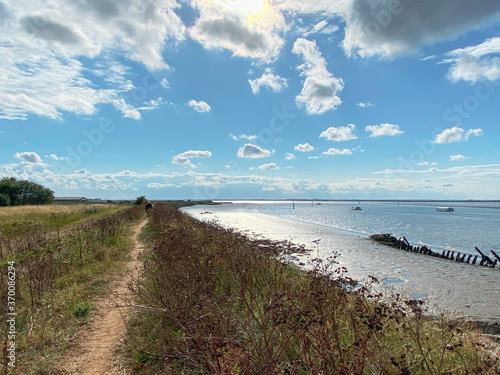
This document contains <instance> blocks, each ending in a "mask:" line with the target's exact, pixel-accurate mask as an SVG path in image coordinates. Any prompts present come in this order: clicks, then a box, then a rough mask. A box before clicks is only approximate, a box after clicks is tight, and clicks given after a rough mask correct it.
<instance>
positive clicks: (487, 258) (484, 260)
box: [474, 246, 493, 266]
mask: <svg viewBox="0 0 500 375" xmlns="http://www.w3.org/2000/svg"><path fill="white" fill-rule="evenodd" d="M474 249H476V251H477V252H478V253H479V254H481V256H482V257H483V259H481V262H480V263H479V264H480V265H481V266H482V265H483V264H484V263H486V264H487V265H491V264H493V261H492V260H491V259H490V257H489V256H487V255H485V254H483V252H482V251H481V250H479V249H478V248H477V246H476V247H474Z"/></svg>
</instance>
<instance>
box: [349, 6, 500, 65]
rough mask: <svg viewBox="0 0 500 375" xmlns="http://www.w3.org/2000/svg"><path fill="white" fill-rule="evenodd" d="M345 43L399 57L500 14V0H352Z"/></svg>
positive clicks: (356, 51)
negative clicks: (412, 0) (405, 0)
mask: <svg viewBox="0 0 500 375" xmlns="http://www.w3.org/2000/svg"><path fill="white" fill-rule="evenodd" d="M344 12H345V13H344V15H343V16H344V17H345V19H346V29H345V38H344V41H343V46H344V49H345V51H346V53H347V54H348V55H349V56H351V55H359V56H361V57H370V56H376V55H378V56H382V57H386V58H391V57H395V56H398V55H402V54H405V53H411V52H414V51H416V50H418V48H419V47H420V46H422V45H426V44H427V45H431V44H434V43H436V42H439V41H444V40H452V39H455V38H456V37H458V36H459V35H464V34H465V33H467V32H468V31H470V30H473V29H477V28H480V27H481V26H482V25H484V24H486V23H487V22H489V21H490V20H492V19H493V18H494V17H498V15H499V14H500V3H499V2H498V1H497V0H484V1H481V2H477V1H476V0H440V1H435V0H420V1H418V2H412V3H411V4H410V3H408V2H400V1H394V0H377V1H366V0H352V1H351V4H350V6H349V7H347V8H346V9H345V10H344Z"/></svg>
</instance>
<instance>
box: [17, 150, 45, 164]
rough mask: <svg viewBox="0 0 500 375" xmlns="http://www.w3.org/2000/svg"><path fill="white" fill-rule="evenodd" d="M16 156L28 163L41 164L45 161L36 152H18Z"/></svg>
mask: <svg viewBox="0 0 500 375" xmlns="http://www.w3.org/2000/svg"><path fill="white" fill-rule="evenodd" d="M14 157H15V158H16V159H19V160H21V161H23V162H26V163H33V164H40V163H42V162H43V161H42V158H41V157H40V156H38V154H37V153H36V152H16V153H15V154H14Z"/></svg>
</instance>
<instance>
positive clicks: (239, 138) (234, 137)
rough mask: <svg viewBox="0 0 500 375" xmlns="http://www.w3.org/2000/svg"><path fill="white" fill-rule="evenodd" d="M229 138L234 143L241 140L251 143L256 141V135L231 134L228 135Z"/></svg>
mask: <svg viewBox="0 0 500 375" xmlns="http://www.w3.org/2000/svg"><path fill="white" fill-rule="evenodd" d="M229 136H230V137H231V139H232V140H234V141H239V140H241V139H246V140H248V141H253V140H255V139H257V136H256V135H248V134H239V135H236V134H233V133H229Z"/></svg>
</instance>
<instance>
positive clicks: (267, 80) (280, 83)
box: [248, 68, 287, 95]
mask: <svg viewBox="0 0 500 375" xmlns="http://www.w3.org/2000/svg"><path fill="white" fill-rule="evenodd" d="M248 83H250V87H251V88H252V93H253V94H254V95H257V94H258V93H259V92H260V88H261V87H267V88H269V90H271V91H273V92H280V91H281V90H282V89H283V87H286V85H287V83H286V79H285V78H281V77H280V76H278V75H276V74H274V73H273V71H272V70H271V69H269V68H268V69H266V70H265V72H264V73H263V74H262V76H260V77H259V78H255V79H249V80H248Z"/></svg>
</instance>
